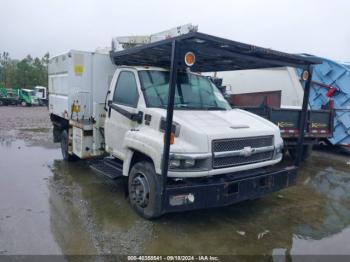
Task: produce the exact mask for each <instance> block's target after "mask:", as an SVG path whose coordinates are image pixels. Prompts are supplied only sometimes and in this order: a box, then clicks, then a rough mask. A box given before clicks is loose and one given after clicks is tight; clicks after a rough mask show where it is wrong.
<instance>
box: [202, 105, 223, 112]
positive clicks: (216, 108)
mask: <svg viewBox="0 0 350 262" xmlns="http://www.w3.org/2000/svg"><path fill="white" fill-rule="evenodd" d="M204 109H207V110H225V111H226V108H224V107H219V106H206V107H205V108H204Z"/></svg>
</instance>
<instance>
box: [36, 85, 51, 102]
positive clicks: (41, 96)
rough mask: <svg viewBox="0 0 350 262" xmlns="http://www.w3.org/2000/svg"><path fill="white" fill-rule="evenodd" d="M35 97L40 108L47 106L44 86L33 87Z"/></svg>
mask: <svg viewBox="0 0 350 262" xmlns="http://www.w3.org/2000/svg"><path fill="white" fill-rule="evenodd" d="M34 91H35V96H36V97H37V98H38V102H39V105H40V106H47V105H48V101H49V100H48V96H47V88H46V87H44V86H36V87H34Z"/></svg>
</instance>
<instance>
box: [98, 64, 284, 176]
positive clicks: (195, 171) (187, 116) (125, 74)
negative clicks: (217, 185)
mask: <svg viewBox="0 0 350 262" xmlns="http://www.w3.org/2000/svg"><path fill="white" fill-rule="evenodd" d="M169 78H170V74H169V71H168V70H165V69H162V68H155V67H119V68H118V69H117V70H116V73H115V75H114V77H113V79H112V82H111V85H110V88H109V91H108V93H109V94H108V114H107V116H106V120H105V128H104V130H105V132H104V133H105V143H106V151H107V152H108V153H110V154H111V155H113V156H114V157H116V158H118V159H120V160H122V161H123V164H124V165H125V167H123V175H125V176H128V172H129V170H130V162H131V157H132V155H133V153H134V152H135V151H137V152H140V153H142V154H144V155H145V156H147V157H149V158H150V159H151V160H152V163H153V164H154V168H155V172H156V173H158V174H160V173H161V162H162V149H163V144H164V131H165V118H166V108H167V98H168V92H169ZM130 115H133V116H134V118H132V117H128V116H130ZM137 117H139V119H140V120H139V121H135V119H136V118H137ZM143 119H144V121H143ZM240 145H244V146H243V147H242V146H240ZM282 148H283V141H282V139H281V136H280V134H279V129H278V128H277V127H276V126H275V125H274V124H272V123H271V122H268V121H266V120H264V119H263V118H261V117H258V116H256V115H254V114H251V113H248V112H246V111H243V110H239V109H231V107H230V105H229V104H228V102H227V101H226V100H225V99H224V97H223V96H222V94H221V93H220V91H219V90H218V89H217V88H216V86H215V85H214V84H213V83H212V82H211V81H210V79H208V78H207V77H205V76H201V75H198V74H194V73H189V72H183V73H179V74H178V81H177V85H176V91H175V100H174V119H173V133H172V145H171V149H170V162H169V173H168V176H169V177H178V178H181V177H206V176H212V175H220V174H224V173H227V172H236V171H242V170H249V169H255V168H259V167H264V166H269V165H274V164H276V163H278V162H279V161H281V158H282V155H281V150H282Z"/></svg>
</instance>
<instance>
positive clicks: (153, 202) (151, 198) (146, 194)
mask: <svg viewBox="0 0 350 262" xmlns="http://www.w3.org/2000/svg"><path fill="white" fill-rule="evenodd" d="M161 188H162V184H161V177H160V176H159V175H157V174H156V172H155V169H154V166H153V164H152V163H150V162H147V161H142V162H138V163H136V164H135V165H134V166H133V167H132V169H131V171H130V174H129V182H128V191H129V201H130V205H131V207H132V208H133V209H134V210H135V211H136V213H138V214H139V215H140V216H141V217H143V218H146V219H153V218H157V217H159V216H161V215H162V211H161V206H162V199H161Z"/></svg>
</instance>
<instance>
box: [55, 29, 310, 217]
mask: <svg viewBox="0 0 350 262" xmlns="http://www.w3.org/2000/svg"><path fill="white" fill-rule="evenodd" d="M160 38H161V39H160ZM116 47H118V48H119V47H122V50H116ZM245 49H247V50H248V51H249V52H247V51H244V50H245ZM229 50H230V51H229ZM262 51H263V52H262ZM220 52H223V53H222V54H221V53H220ZM260 52H262V53H260ZM281 54H282V55H281ZM276 59H277V60H276ZM278 59H279V60H278ZM286 63H288V64H293V65H301V66H303V67H307V66H308V65H309V64H312V63H314V61H309V58H302V57H299V56H295V55H289V54H285V53H280V52H276V51H273V50H268V49H262V48H257V47H252V46H250V45H246V44H241V43H238V42H234V41H230V40H226V39H221V38H217V37H213V36H209V35H205V34H201V33H198V32H196V28H194V27H192V26H189V25H186V26H182V27H177V28H175V29H171V30H169V31H166V32H162V33H159V34H155V35H151V36H150V37H131V38H129V37H122V38H117V42H115V41H114V42H113V44H112V50H111V51H110V52H108V53H106V52H103V51H96V52H84V51H77V50H70V51H68V52H66V53H63V54H61V55H58V56H55V57H53V58H51V60H50V62H49V67H48V71H49V111H50V118H51V121H52V123H53V135H54V142H60V143H61V149H62V155H63V159H65V160H75V159H86V160H88V161H89V165H90V167H91V168H92V169H93V170H94V171H96V172H97V173H99V174H102V175H104V176H105V177H107V178H109V179H113V180H117V179H118V180H122V181H124V183H125V188H126V192H127V195H128V198H129V201H130V204H131V206H132V208H133V209H134V210H135V211H136V212H137V213H138V214H139V215H141V216H142V217H144V218H146V219H151V218H156V217H159V216H161V215H162V214H164V213H167V212H179V211H186V210H193V209H201V208H210V207H219V206H226V205H231V204H234V203H237V202H241V201H244V200H248V199H255V198H259V197H262V196H263V195H265V194H267V193H270V192H274V191H278V190H281V189H283V188H285V187H288V186H291V185H293V184H295V181H296V174H297V167H296V166H294V165H292V166H286V167H285V166H282V167H281V166H276V164H277V163H279V162H280V161H281V159H282V148H283V140H282V138H281V135H280V131H279V129H278V127H277V126H276V125H274V124H273V123H271V122H269V121H268V120H266V119H264V118H262V117H259V116H257V115H255V114H252V113H250V112H247V111H244V110H240V109H233V108H231V106H230V105H229V104H228V102H227V101H226V100H225V98H224V97H223V95H222V94H221V92H220V91H219V90H218V88H217V87H216V86H215V84H214V83H213V82H212V81H211V79H210V78H208V77H207V76H204V75H202V74H201V73H202V72H213V71H215V70H218V71H220V70H238V69H244V68H245V69H247V68H256V67H273V66H281V65H284V64H286ZM308 72H309V71H308ZM304 112H306V106H305V111H304ZM302 117H305V114H302ZM301 120H303V118H301ZM304 120H305V119H304ZM302 128H303V127H302ZM301 133H302V132H301ZM302 138H303V137H302V135H301V139H302ZM301 144H302V141H301Z"/></svg>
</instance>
